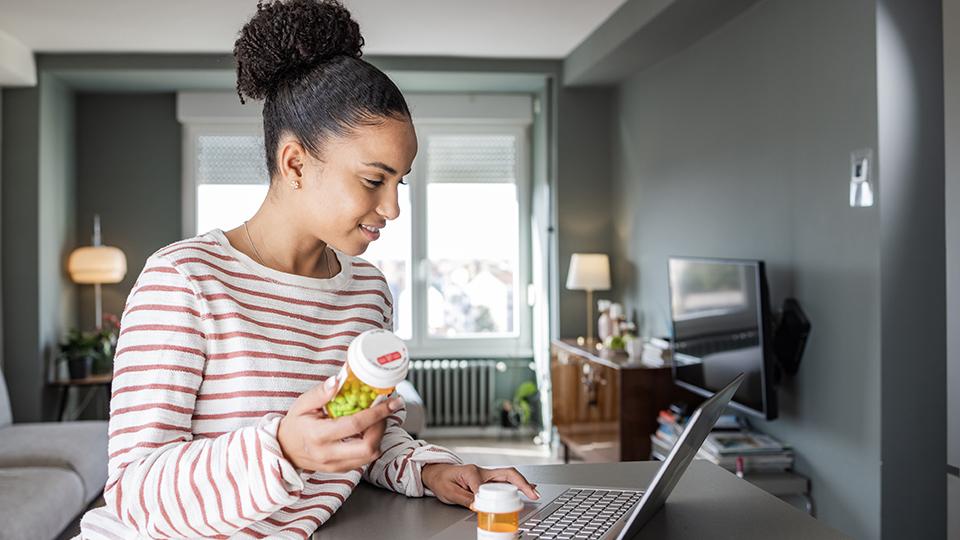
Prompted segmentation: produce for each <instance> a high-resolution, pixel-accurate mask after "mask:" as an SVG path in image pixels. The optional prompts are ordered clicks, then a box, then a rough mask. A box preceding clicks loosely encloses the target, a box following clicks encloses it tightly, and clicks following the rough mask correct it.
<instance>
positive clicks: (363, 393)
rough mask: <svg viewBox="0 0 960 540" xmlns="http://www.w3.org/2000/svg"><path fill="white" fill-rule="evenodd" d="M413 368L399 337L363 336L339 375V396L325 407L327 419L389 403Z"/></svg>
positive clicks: (371, 333) (352, 345) (384, 333)
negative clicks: (389, 397)
mask: <svg viewBox="0 0 960 540" xmlns="http://www.w3.org/2000/svg"><path fill="white" fill-rule="evenodd" d="M409 367H410V355H409V354H408V353H407V347H406V345H405V344H404V343H403V340H402V339H400V338H399V337H397V335H396V334H394V333H393V332H390V331H388V330H381V329H375V330H367V331H365V332H362V333H360V335H358V336H357V337H356V338H354V340H353V341H352V342H351V343H350V346H349V347H347V361H346V362H344V364H343V366H342V367H341V368H340V372H339V373H337V375H336V381H337V393H336V395H335V396H334V398H333V399H331V400H330V401H329V402H328V403H327V404H326V405H325V406H324V410H325V411H326V413H327V416H330V417H333V418H339V417H341V416H349V415H351V414H354V413H356V412H359V411H362V410H363V409H366V408H368V407H370V406H372V405H375V404H376V403H379V402H380V401H382V400H383V399H386V396H389V395H390V394H391V393H393V390H394V388H395V387H396V386H397V385H398V384H400V382H402V381H403V380H404V379H406V378H407V370H408V368H409Z"/></svg>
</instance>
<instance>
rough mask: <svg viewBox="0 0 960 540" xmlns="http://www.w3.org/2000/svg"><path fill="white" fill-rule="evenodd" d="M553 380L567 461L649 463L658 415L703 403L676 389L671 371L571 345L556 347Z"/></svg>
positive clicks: (556, 422) (557, 344) (555, 415)
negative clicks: (571, 458)
mask: <svg viewBox="0 0 960 540" xmlns="http://www.w3.org/2000/svg"><path fill="white" fill-rule="evenodd" d="M550 375H551V377H552V386H553V422H554V425H555V426H556V427H557V431H558V432H559V435H560V442H561V444H563V447H564V457H565V460H567V459H568V457H569V452H572V453H574V454H576V455H577V456H579V457H580V458H581V459H583V460H584V461H588V462H611V461H642V460H648V459H650V435H651V434H652V433H655V432H656V430H657V414H658V413H659V411H660V410H661V409H665V408H667V407H668V406H669V405H670V403H672V402H674V401H684V402H686V403H689V404H691V405H696V404H699V403H700V401H702V398H699V397H697V396H696V395H694V394H692V393H690V392H688V391H686V390H683V389H682V388H679V387H678V386H676V385H675V384H673V375H672V373H671V368H670V367H650V366H647V365H644V364H641V363H640V361H639V359H632V358H630V357H629V356H628V355H627V354H626V353H619V352H613V351H609V350H603V351H598V350H596V348H595V347H589V346H580V345H577V342H576V340H571V339H560V340H554V341H553V342H552V344H551V347H550Z"/></svg>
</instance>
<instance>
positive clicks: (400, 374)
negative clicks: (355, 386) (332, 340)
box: [347, 329, 410, 388]
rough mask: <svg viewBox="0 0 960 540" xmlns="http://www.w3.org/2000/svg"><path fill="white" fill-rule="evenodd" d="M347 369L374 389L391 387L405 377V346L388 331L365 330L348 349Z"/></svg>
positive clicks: (406, 354)
mask: <svg viewBox="0 0 960 540" xmlns="http://www.w3.org/2000/svg"><path fill="white" fill-rule="evenodd" d="M347 363H348V364H349V365H350V370H351V371H353V373H354V374H355V375H356V376H357V377H358V378H359V379H360V380H361V381H363V382H365V383H367V384H368V385H370V386H373V387H375V388H392V387H394V386H396V385H398V384H400V382H402V381H403V380H404V379H406V378H407V367H408V366H409V364H410V357H409V354H408V353H407V346H406V345H404V343H403V340H402V339H400V338H398V337H397V336H396V334H394V333H393V332H390V331H388V330H380V329H376V330H367V331H366V332H363V333H361V334H360V335H359V336H357V337H356V338H355V339H354V340H353V342H351V343H350V346H349V347H348V348H347Z"/></svg>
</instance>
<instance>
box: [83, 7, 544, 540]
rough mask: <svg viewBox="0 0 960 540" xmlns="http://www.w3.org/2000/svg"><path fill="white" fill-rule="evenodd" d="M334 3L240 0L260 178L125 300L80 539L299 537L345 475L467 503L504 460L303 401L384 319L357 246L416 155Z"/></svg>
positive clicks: (342, 491) (406, 121) (320, 517)
mask: <svg viewBox="0 0 960 540" xmlns="http://www.w3.org/2000/svg"><path fill="white" fill-rule="evenodd" d="M362 44H363V38H362V37H361V36H360V32H359V28H358V26H357V23H356V22H354V21H353V20H352V19H351V18H350V14H349V12H348V11H347V10H346V9H345V8H344V7H343V6H341V5H340V4H339V3H338V2H336V1H334V0H319V1H318V0H290V1H289V2H285V3H280V2H275V3H272V4H267V5H262V4H261V5H258V6H257V13H256V14H255V15H254V16H253V18H252V19H251V20H250V21H249V22H248V23H247V24H246V26H244V28H243V30H242V31H241V33H240V37H239V39H237V42H236V45H235V48H234V54H235V56H236V61H237V89H238V93H239V95H240V99H241V101H243V98H244V96H246V97H249V98H253V99H264V107H263V123H264V139H265V145H266V156H267V168H268V170H269V173H270V179H271V180H270V189H269V192H268V195H267V197H266V200H264V202H263V205H262V206H261V207H260V209H259V211H258V212H257V213H256V215H254V216H253V217H252V218H251V219H250V220H249V221H248V222H246V223H244V225H243V226H241V227H238V228H236V229H233V230H230V231H227V232H223V231H220V230H214V231H211V232H209V233H207V234H204V235H202V236H198V237H196V238H191V239H188V240H184V241H181V242H177V243H175V244H172V245H170V246H167V247H165V248H163V249H161V250H159V251H158V252H156V253H155V254H154V255H153V256H151V257H150V258H149V260H148V261H147V263H146V265H145V267H144V270H143V272H142V273H141V275H140V277H139V279H138V280H137V283H136V284H135V285H134V288H133V291H132V292H131V294H130V297H129V298H128V300H127V306H126V308H125V310H124V315H123V320H122V332H121V335H120V340H119V343H118V345H117V354H116V359H115V371H114V386H113V388H114V391H113V397H112V400H111V404H110V406H111V413H110V443H109V453H110V463H109V479H108V481H107V485H106V487H105V490H104V499H105V500H106V506H105V507H102V508H98V509H96V510H93V511H91V512H89V513H87V515H85V516H84V518H83V520H82V522H81V529H82V533H81V536H82V537H83V538H130V537H134V536H138V535H143V536H150V537H163V538H167V537H221V538H222V537H233V538H265V537H270V538H306V537H308V536H309V535H310V534H311V533H313V531H314V530H316V529H317V528H318V527H320V526H321V525H322V524H323V522H324V521H326V520H327V519H329V518H330V516H331V515H332V514H333V513H334V512H335V511H336V510H337V509H338V508H339V507H340V505H341V504H343V502H344V500H345V499H346V498H347V497H348V496H349V495H350V492H351V491H352V490H353V488H354V487H356V485H357V483H358V482H359V481H360V479H361V477H362V478H364V479H366V480H367V481H369V482H372V483H374V484H376V485H378V486H380V487H383V488H386V489H391V490H395V491H397V492H400V493H404V494H406V495H408V496H412V497H417V496H422V495H424V494H427V495H430V494H435V495H436V496H437V497H438V498H439V499H440V500H441V501H444V502H446V503H451V504H460V505H464V506H468V505H469V504H470V502H471V501H472V499H473V492H475V491H476V490H477V486H478V485H479V484H481V483H483V482H486V481H501V482H511V483H513V484H515V485H516V486H517V487H518V488H520V489H521V490H522V491H523V492H524V493H525V494H526V495H527V496H529V497H531V498H537V497H538V495H537V494H536V491H535V489H534V486H532V485H531V484H529V483H528V482H527V481H526V480H525V479H524V478H523V477H522V476H521V475H520V474H519V473H517V471H516V470H514V469H494V470H486V469H478V468H477V467H475V466H472V465H463V464H462V462H461V461H460V459H459V458H458V457H457V456H455V455H454V454H452V453H451V452H449V451H448V450H446V449H443V448H440V447H437V446H434V445H430V444H428V443H426V442H424V441H415V440H413V439H412V438H411V437H410V436H409V435H408V434H407V433H406V432H405V431H403V430H402V429H401V428H400V424H401V423H402V421H403V418H404V409H403V404H402V402H401V400H400V399H399V398H396V397H394V398H393V399H391V400H389V401H388V402H385V403H382V404H379V405H377V406H375V407H372V408H371V409H368V410H366V411H363V412H360V413H357V414H355V415H353V416H349V417H345V418H339V419H330V418H326V417H325V415H324V414H323V413H322V412H320V409H321V407H322V406H323V405H324V404H325V403H326V402H327V401H328V400H329V399H330V398H331V397H332V394H333V389H332V388H329V387H328V386H327V385H325V384H323V382H324V381H328V382H332V381H333V377H332V375H334V374H335V373H336V372H337V371H338V370H339V368H340V366H341V365H342V364H343V362H344V360H345V353H346V349H347V345H348V344H349V343H350V341H351V340H352V339H353V338H354V337H355V336H356V335H357V334H359V333H360V332H362V331H364V330H367V329H370V328H378V327H383V328H391V327H392V304H391V300H390V292H389V289H388V287H387V285H386V281H385V280H384V278H383V275H382V274H381V273H380V272H379V271H378V270H377V269H376V268H375V267H373V266H372V265H370V264H369V263H366V262H364V261H363V260H362V259H360V258H358V257H357V256H358V255H360V254H361V253H363V252H364V251H365V250H366V248H367V246H368V245H369V244H370V242H373V241H375V240H376V239H377V238H378V237H379V235H380V230H381V229H382V228H383V227H384V226H385V225H386V223H387V222H388V221H390V220H393V219H396V217H397V215H398V214H399V207H398V201H397V189H398V188H397V186H398V184H400V183H402V182H403V176H404V175H405V174H406V173H407V172H409V169H410V165H411V163H412V162H413V159H414V156H415V155H416V152H417V139H416V135H415V132H414V129H413V125H412V123H411V120H410V112H409V111H408V109H407V105H406V103H405V101H404V98H403V96H402V95H401V93H400V91H399V90H398V89H397V87H396V86H395V85H394V84H393V83H392V82H391V81H390V79H389V78H387V76H386V75H384V74H383V73H382V72H381V71H380V70H378V69H377V68H375V67H373V66H371V65H370V64H368V63H366V62H364V61H363V60H361V59H360V54H361V53H360V48H361V46H362Z"/></svg>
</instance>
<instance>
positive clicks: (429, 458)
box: [363, 291, 463, 497]
mask: <svg viewBox="0 0 960 540" xmlns="http://www.w3.org/2000/svg"><path fill="white" fill-rule="evenodd" d="M387 293H388V294H389V291H387ZM384 328H385V329H387V330H391V331H392V330H393V307H392V304H391V303H388V304H387V309H386V311H385V312H384ZM396 395H397V394H396V393H394V396H396ZM391 397H392V396H391ZM406 416H407V409H406V406H404V407H401V408H400V409H399V410H397V411H396V412H394V413H393V414H391V415H390V416H388V417H387V429H386V431H385V432H384V434H383V439H382V440H381V442H380V450H381V454H380V457H379V458H377V459H376V460H375V461H373V463H371V464H369V465H367V466H366V467H365V468H364V471H363V478H364V479H365V480H366V481H367V482H370V483H371V484H374V485H377V486H380V487H382V488H386V489H390V490H393V491H396V492H397V493H403V494H405V495H407V496H408V497H422V496H424V495H430V496H432V495H433V493H432V492H430V490H428V489H426V488H424V486H423V481H422V480H421V477H420V471H421V470H422V469H423V466H424V465H426V464H428V463H454V464H461V463H463V460H461V459H460V457H459V456H457V455H456V454H454V453H453V452H451V451H450V450H447V449H446V448H443V447H440V446H437V445H433V444H429V443H427V442H426V441H422V440H414V439H413V437H411V436H410V434H409V433H407V432H406V430H404V429H403V428H402V427H400V426H401V425H402V424H403V421H404V419H405V418H406Z"/></svg>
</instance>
